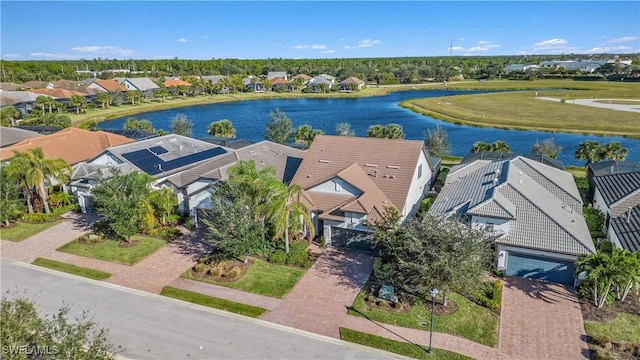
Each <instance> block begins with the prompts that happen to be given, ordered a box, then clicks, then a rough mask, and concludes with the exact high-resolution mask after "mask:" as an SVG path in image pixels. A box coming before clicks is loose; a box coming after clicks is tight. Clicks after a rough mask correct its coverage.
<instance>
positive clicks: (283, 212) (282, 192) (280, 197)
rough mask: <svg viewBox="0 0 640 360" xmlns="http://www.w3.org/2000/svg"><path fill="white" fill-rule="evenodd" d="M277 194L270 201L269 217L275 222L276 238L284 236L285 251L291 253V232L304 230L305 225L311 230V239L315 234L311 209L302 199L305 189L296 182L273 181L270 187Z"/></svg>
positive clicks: (274, 236)
mask: <svg viewBox="0 0 640 360" xmlns="http://www.w3.org/2000/svg"><path fill="white" fill-rule="evenodd" d="M270 190H271V191H273V192H274V193H275V194H277V195H276V196H275V197H274V198H273V199H272V201H271V202H270V203H269V207H268V209H269V210H268V213H269V215H270V216H269V218H270V219H271V221H272V222H273V224H274V227H275V228H274V230H275V231H274V235H273V238H274V239H278V238H282V237H283V236H284V249H285V253H287V254H288V253H289V232H290V231H302V230H303V226H304V225H306V228H307V229H308V231H309V239H310V240H311V239H313V237H314V236H315V229H314V228H313V223H312V221H311V216H310V215H309V209H307V207H306V206H305V205H304V204H303V203H302V202H301V201H300V198H301V196H302V193H303V191H304V190H303V189H302V187H301V186H300V185H298V184H294V185H291V186H289V187H286V185H284V184H283V183H281V182H273V183H272V188H271V189H270Z"/></svg>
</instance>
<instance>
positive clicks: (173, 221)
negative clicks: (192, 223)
mask: <svg viewBox="0 0 640 360" xmlns="http://www.w3.org/2000/svg"><path fill="white" fill-rule="evenodd" d="M179 223H180V215H177V214H171V215H169V216H167V225H170V226H176V225H178V224H179Z"/></svg>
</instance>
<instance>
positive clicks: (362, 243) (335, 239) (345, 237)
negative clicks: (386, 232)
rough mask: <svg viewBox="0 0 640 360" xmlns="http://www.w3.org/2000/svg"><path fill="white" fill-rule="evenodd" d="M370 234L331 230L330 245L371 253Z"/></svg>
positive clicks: (347, 230) (338, 229) (337, 229)
mask: <svg viewBox="0 0 640 360" xmlns="http://www.w3.org/2000/svg"><path fill="white" fill-rule="evenodd" d="M371 236H372V235H371V234H369V233H365V232H362V231H355V230H349V229H340V228H331V245H332V246H335V247H341V248H348V249H356V250H362V251H373V248H371V244H370V243H369V240H370V239H371Z"/></svg>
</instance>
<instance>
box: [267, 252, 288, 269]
mask: <svg viewBox="0 0 640 360" xmlns="http://www.w3.org/2000/svg"><path fill="white" fill-rule="evenodd" d="M269 261H270V262H272V263H274V264H281V265H282V264H284V263H285V262H286V261H287V254H286V253H285V252H284V250H282V249H276V250H275V251H274V252H272V253H271V255H269Z"/></svg>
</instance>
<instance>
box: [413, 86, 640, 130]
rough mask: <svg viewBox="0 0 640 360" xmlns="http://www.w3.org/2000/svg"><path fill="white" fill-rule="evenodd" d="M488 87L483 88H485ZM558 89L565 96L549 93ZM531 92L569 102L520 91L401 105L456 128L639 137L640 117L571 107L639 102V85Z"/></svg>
mask: <svg viewBox="0 0 640 360" xmlns="http://www.w3.org/2000/svg"><path fill="white" fill-rule="evenodd" d="M489 84H491V83H490V82H487V83H485V84H484V86H483V87H488V86H489ZM501 84H503V83H501ZM560 84H564V86H565V87H564V89H563V90H560V89H553V87H557V85H560ZM510 85H512V86H514V85H516V84H515V82H514V83H512V84H510ZM545 85H546V86H545ZM529 86H530V87H531V86H537V88H538V89H544V90H538V96H539V97H553V98H558V99H565V100H567V101H566V103H564V104H562V103H560V102H555V101H544V100H540V99H536V96H535V93H534V92H533V91H528V92H527V91H524V92H497V93H486V94H477V95H460V96H448V97H441V98H427V99H415V100H408V101H404V102H402V103H401V105H402V106H404V107H406V108H408V109H411V110H413V111H416V112H418V113H423V114H426V115H429V116H431V117H434V118H437V119H441V120H444V121H448V122H452V123H456V124H465V125H471V126H479V127H496V128H505V129H537V130H542V131H549V132H571V133H581V134H600V135H617V136H628V137H636V138H637V137H640V127H638V125H637V124H638V121H639V120H640V114H636V113H631V112H626V111H615V110H610V109H603V108H594V107H590V106H582V105H573V104H571V100H572V99H576V98H578V99H589V98H594V99H595V98H618V99H633V98H637V94H638V92H639V91H640V84H622V83H579V82H574V81H564V82H557V81H555V82H547V81H533V82H531V84H530V85H529ZM568 89H570V90H568Z"/></svg>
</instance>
